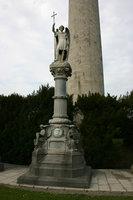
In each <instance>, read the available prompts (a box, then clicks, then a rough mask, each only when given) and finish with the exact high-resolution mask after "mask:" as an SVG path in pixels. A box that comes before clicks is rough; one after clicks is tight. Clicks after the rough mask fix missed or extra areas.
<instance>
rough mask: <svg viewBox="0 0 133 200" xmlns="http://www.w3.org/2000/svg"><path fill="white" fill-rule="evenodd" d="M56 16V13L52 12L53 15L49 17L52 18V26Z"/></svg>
mask: <svg viewBox="0 0 133 200" xmlns="http://www.w3.org/2000/svg"><path fill="white" fill-rule="evenodd" d="M56 15H57V13H55V12H53V15H52V16H51V17H52V18H53V24H54V23H55V16H56Z"/></svg>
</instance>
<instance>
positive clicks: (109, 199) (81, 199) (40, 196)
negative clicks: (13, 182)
mask: <svg viewBox="0 0 133 200" xmlns="http://www.w3.org/2000/svg"><path fill="white" fill-rule="evenodd" d="M0 199H1V200H23V199H24V200H45V199H46V200H133V197H132V196H88V195H84V194H57V193H48V192H42V191H41V192H38V191H29V190H25V189H18V188H11V187H8V186H2V185H1V186H0Z"/></svg>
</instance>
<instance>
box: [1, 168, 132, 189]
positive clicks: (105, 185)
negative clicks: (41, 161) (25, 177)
mask: <svg viewBox="0 0 133 200" xmlns="http://www.w3.org/2000/svg"><path fill="white" fill-rule="evenodd" d="M27 170H28V168H24V167H22V168H20V167H19V168H18V167H16V166H15V167H14V168H13V166H12V168H11V169H10V170H9V169H8V168H7V169H6V170H5V171H4V172H1V173H0V183H2V184H10V185H13V186H19V184H17V178H18V177H19V176H20V175H22V174H24V173H25V172H26V171H27ZM21 186H24V187H29V188H35V189H43V190H58V191H59V192H60V191H61V190H62V191H66V192H67V191H70V192H74V191H75V192H79V193H80V192H81V193H83V192H109V193H110V192H133V175H132V174H131V173H130V172H128V171H127V170H107V169H105V170H104V169H99V170H93V176H92V181H91V185H90V188H88V189H84V188H61V187H46V186H34V185H21Z"/></svg>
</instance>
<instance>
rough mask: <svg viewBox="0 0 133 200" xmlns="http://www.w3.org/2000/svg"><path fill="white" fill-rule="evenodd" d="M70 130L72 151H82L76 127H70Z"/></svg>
mask: <svg viewBox="0 0 133 200" xmlns="http://www.w3.org/2000/svg"><path fill="white" fill-rule="evenodd" d="M69 128H70V129H69V131H68V134H67V139H68V147H69V149H70V150H71V151H80V150H81V146H80V133H79V131H78V129H77V127H76V126H74V125H70V126H69Z"/></svg>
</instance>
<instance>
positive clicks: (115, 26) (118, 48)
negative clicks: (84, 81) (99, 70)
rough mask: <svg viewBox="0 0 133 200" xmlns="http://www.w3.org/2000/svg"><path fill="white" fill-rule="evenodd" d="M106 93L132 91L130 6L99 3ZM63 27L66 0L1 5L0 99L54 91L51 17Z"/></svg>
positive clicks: (115, 0)
mask: <svg viewBox="0 0 133 200" xmlns="http://www.w3.org/2000/svg"><path fill="white" fill-rule="evenodd" d="M99 2H100V16H101V33H102V46H103V60H104V74H105V75H104V76H105V88H106V93H107V92H109V93H111V94H115V95H117V94H118V95H119V94H124V93H125V92H126V91H130V90H132V89H133V88H132V84H133V79H132V74H133V68H132V63H133V58H132V52H133V28H132V24H133V14H132V10H133V2H132V1H131V0H126V1H125V0H121V1H119V0H111V1H106V0H99ZM53 11H55V12H57V13H58V15H57V17H56V22H57V23H56V25H57V26H59V25H60V24H63V25H65V26H67V21H68V20H67V19H68V1H66V0H61V1H59V0H19V1H18V0H6V1H5V0H0V13H1V15H0V61H1V65H0V72H1V73H0V94H11V93H13V92H16V93H20V94H23V95H27V94H29V93H31V92H32V91H33V90H36V89H37V88H38V87H39V86H40V85H41V84H47V83H50V85H54V81H53V77H52V76H51V74H50V72H49V65H50V63H51V62H52V61H53V33H52V31H51V26H52V18H51V15H52V12H53Z"/></svg>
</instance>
